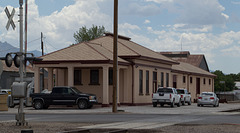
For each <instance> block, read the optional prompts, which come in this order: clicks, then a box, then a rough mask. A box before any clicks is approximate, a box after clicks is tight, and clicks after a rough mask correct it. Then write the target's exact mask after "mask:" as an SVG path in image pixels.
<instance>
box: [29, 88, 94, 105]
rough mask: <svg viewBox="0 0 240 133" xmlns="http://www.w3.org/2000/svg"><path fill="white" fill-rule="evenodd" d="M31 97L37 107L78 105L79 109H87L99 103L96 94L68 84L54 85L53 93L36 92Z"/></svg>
mask: <svg viewBox="0 0 240 133" xmlns="http://www.w3.org/2000/svg"><path fill="white" fill-rule="evenodd" d="M30 97H31V98H32V106H33V107H34V108H35V109H47V108H48V107H49V106H50V105H78V108H79V109H86V108H92V106H93V104H95V103H97V97H96V95H93V94H85V93H82V92H80V91H79V90H78V89H77V88H75V87H67V86H61V87H53V89H52V92H51V93H34V94H31V95H30Z"/></svg>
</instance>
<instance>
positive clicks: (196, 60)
mask: <svg viewBox="0 0 240 133" xmlns="http://www.w3.org/2000/svg"><path fill="white" fill-rule="evenodd" d="M160 54H162V55H164V56H167V57H169V58H171V59H173V60H176V61H179V62H185V63H189V64H191V65H194V66H196V67H200V64H201V62H202V61H203V60H204V61H205V62H206V60H205V57H204V55H203V54H199V55H191V54H190V52H189V51H175V52H160ZM206 65H207V62H206ZM206 67H207V69H208V66H206ZM208 70H209V69H208Z"/></svg>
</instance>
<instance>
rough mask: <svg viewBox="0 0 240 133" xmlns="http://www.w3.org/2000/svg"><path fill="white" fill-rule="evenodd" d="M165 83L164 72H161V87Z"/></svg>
mask: <svg viewBox="0 0 240 133" xmlns="http://www.w3.org/2000/svg"><path fill="white" fill-rule="evenodd" d="M163 84H164V73H163V72H161V87H163Z"/></svg>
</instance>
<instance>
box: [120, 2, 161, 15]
mask: <svg viewBox="0 0 240 133" xmlns="http://www.w3.org/2000/svg"><path fill="white" fill-rule="evenodd" d="M120 10H122V12H123V13H124V14H127V15H139V16H151V15H157V14H159V13H160V12H161V11H162V9H161V8H160V7H159V6H158V5H156V4H144V5H141V4H140V3H139V2H135V3H128V7H127V8H122V9H121V8H120Z"/></svg>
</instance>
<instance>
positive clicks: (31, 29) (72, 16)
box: [0, 0, 240, 74]
mask: <svg viewBox="0 0 240 133" xmlns="http://www.w3.org/2000/svg"><path fill="white" fill-rule="evenodd" d="M113 1H114V0H28V50H41V47H40V46H41V45H40V36H41V32H42V33H43V36H44V39H43V41H44V52H45V53H49V52H53V51H56V50H59V49H62V48H65V47H68V46H69V45H71V44H74V43H75V40H74V38H73V34H74V33H75V32H76V31H78V30H79V28H81V27H82V26H86V27H87V28H90V27H92V25H97V26H104V27H105V28H106V30H107V31H109V32H113V8H114V7H113V5H114V3H113ZM24 2H25V0H24ZM118 3H119V7H118V8H119V12H118V13H119V17H118V24H119V26H118V31H119V34H120V35H123V36H128V37H130V38H131V40H132V41H134V42H136V43H138V44H140V45H143V46H145V47H147V48H149V49H152V50H154V51H189V52H190V53H191V54H204V55H205V57H206V60H207V63H208V66H209V69H210V70H211V71H215V70H221V71H223V72H224V73H226V74H230V73H234V74H237V73H239V72H240V61H238V60H239V59H240V32H239V30H240V1H239V0H119V2H118ZM5 7H8V9H9V11H10V12H11V11H12V9H13V8H15V10H16V13H15V15H14V18H13V20H14V23H15V25H16V29H15V30H13V29H12V28H11V27H10V28H9V30H6V28H5V26H6V24H7V21H8V18H7V16H6V14H5V12H4V9H5ZM24 8H25V7H24ZM18 14H19V1H18V0H1V3H0V41H1V42H5V41H6V42H8V43H10V44H12V45H13V46H15V47H19V23H18V19H19V17H18ZM0 49H1V48H0Z"/></svg>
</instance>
